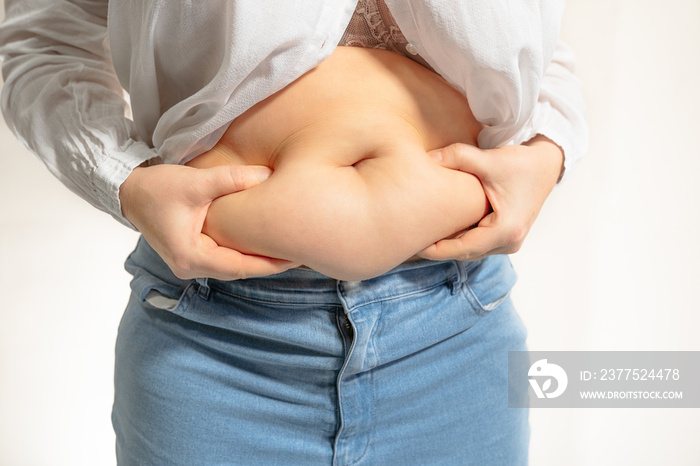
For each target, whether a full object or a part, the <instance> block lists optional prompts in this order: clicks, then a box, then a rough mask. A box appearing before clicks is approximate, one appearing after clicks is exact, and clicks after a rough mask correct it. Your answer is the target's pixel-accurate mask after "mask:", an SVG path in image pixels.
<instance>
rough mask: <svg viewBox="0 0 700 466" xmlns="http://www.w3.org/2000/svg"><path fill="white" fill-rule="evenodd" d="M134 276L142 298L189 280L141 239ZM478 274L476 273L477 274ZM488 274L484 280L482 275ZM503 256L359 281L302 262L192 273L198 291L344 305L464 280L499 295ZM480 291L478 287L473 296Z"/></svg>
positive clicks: (417, 265)
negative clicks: (241, 274)
mask: <svg viewBox="0 0 700 466" xmlns="http://www.w3.org/2000/svg"><path fill="white" fill-rule="evenodd" d="M126 269H127V271H129V273H131V274H132V275H133V276H134V279H133V280H132V283H131V287H132V290H133V291H134V293H136V295H137V296H139V298H141V299H142V300H143V299H144V298H145V296H146V294H147V293H148V291H149V290H153V289H156V290H158V291H159V292H161V293H163V294H165V295H167V296H172V297H177V296H179V295H180V294H181V293H182V292H183V291H184V290H185V289H186V288H187V287H188V286H192V285H193V280H181V279H179V278H177V277H176V276H175V275H174V274H173V273H172V272H171V271H170V269H169V268H168V266H167V264H165V262H164V261H163V260H162V259H161V258H160V257H159V256H158V254H157V253H156V252H155V251H154V250H153V249H152V248H151V247H150V245H149V244H148V243H147V242H146V241H145V240H144V239H143V237H142V238H141V239H140V240H139V243H138V245H137V247H136V249H135V250H134V252H133V253H132V254H131V255H130V256H129V258H128V259H127V262H126ZM478 277H480V279H479V278H478ZM487 277H488V280H484V278H487ZM515 280H516V277H515V273H514V271H513V269H512V267H511V266H510V261H509V260H508V258H507V257H506V256H490V257H487V258H486V259H483V260H480V261H475V262H462V261H442V262H436V261H428V260H416V261H410V262H406V263H403V264H400V265H399V266H398V267H396V268H394V269H393V270H390V271H389V272H387V273H385V274H383V275H381V276H379V277H375V278H372V279H368V280H363V281H360V282H348V281H339V280H335V279H333V278H330V277H328V276H325V275H322V274H320V273H318V272H316V271H314V270H310V269H306V268H296V269H291V270H288V271H286V272H283V273H280V274H277V275H271V276H267V277H255V278H248V279H245V280H235V281H221V280H215V279H197V280H194V281H195V282H196V286H198V287H199V292H200V294H203V295H208V294H209V293H210V292H211V291H215V292H221V293H226V294H229V295H232V296H236V297H239V298H243V299H249V300H254V301H260V302H265V303H280V304H282V303H284V304H327V305H341V304H343V305H345V306H346V307H347V308H348V310H351V309H353V308H356V307H360V306H362V305H365V304H369V303H372V302H377V301H381V300H389V299H393V298H398V297H403V296H407V295H410V294H413V293H419V292H421V291H424V290H426V289H430V288H433V287H436V286H440V285H447V286H449V287H451V289H452V291H453V293H456V292H457V291H458V290H460V289H461V288H462V287H464V286H470V287H477V288H484V289H483V290H482V291H484V292H488V293H487V294H491V293H495V294H496V295H503V294H505V293H507V291H509V290H510V288H511V287H512V286H513V284H514V283H515ZM479 294H483V293H477V296H478V295H479Z"/></svg>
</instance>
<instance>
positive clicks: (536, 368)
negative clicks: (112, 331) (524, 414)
mask: <svg viewBox="0 0 700 466" xmlns="http://www.w3.org/2000/svg"><path fill="white" fill-rule="evenodd" d="M527 375H528V380H529V381H530V386H532V389H533V390H534V391H535V395H537V398H556V397H558V396H559V395H561V394H562V393H564V390H566V386H567V385H568V383H569V378H568V377H567V376H566V371H564V369H562V368H561V366H558V365H556V364H553V363H548V362H547V360H546V359H540V360H539V361H535V363H534V364H533V365H532V366H530V370H529V371H528V372H527ZM539 380H541V381H542V384H540V382H539ZM552 380H556V382H557V384H556V386H555V388H554V389H553V390H550V389H551V388H552Z"/></svg>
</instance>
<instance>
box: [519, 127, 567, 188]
mask: <svg viewBox="0 0 700 466" xmlns="http://www.w3.org/2000/svg"><path fill="white" fill-rule="evenodd" d="M523 145H524V146H527V147H529V148H531V149H533V150H535V151H536V155H537V158H538V160H539V161H540V163H541V164H542V168H543V171H544V173H546V174H547V180H548V181H549V182H550V183H551V187H552V188H553V187H554V185H556V184H557V183H558V182H559V180H560V179H561V177H562V175H563V174H564V150H563V149H562V148H561V147H560V146H559V145H557V144H556V143H555V142H554V141H552V140H551V139H549V138H548V137H546V136H543V135H541V134H538V135H536V136H535V137H534V138H532V139H530V140H529V141H527V142H525V143H523Z"/></svg>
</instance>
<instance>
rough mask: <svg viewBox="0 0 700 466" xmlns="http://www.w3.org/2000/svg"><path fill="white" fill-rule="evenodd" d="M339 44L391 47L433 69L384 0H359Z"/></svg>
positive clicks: (389, 49) (372, 47)
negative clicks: (402, 30)
mask: <svg viewBox="0 0 700 466" xmlns="http://www.w3.org/2000/svg"><path fill="white" fill-rule="evenodd" d="M338 45H344V46H347V47H364V48H371V49H382V50H388V51H391V52H394V53H398V54H399V55H403V56H404V57H407V58H410V59H411V60H413V61H415V62H417V63H420V64H421V65H423V66H425V67H426V68H428V69H431V70H432V68H430V65H428V63H427V62H426V61H425V60H423V58H421V57H420V56H419V55H418V51H417V50H416V49H415V48H414V47H413V45H412V44H410V43H409V42H408V41H407V40H406V38H405V37H404V35H403V33H402V32H401V29H399V26H398V24H396V21H395V20H394V17H393V16H392V15H391V12H390V11H389V8H388V7H387V6H386V4H385V3H384V0H359V1H358V2H357V7H356V8H355V12H354V13H353V15H352V18H351V19H350V24H348V27H347V29H346V30H345V34H343V37H342V39H340V42H339V43H338Z"/></svg>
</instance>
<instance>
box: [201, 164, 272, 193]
mask: <svg viewBox="0 0 700 466" xmlns="http://www.w3.org/2000/svg"><path fill="white" fill-rule="evenodd" d="M197 171H198V172H199V173H198V176H199V177H200V179H199V184H200V186H201V187H202V188H201V189H202V191H201V193H202V195H204V196H205V197H206V198H207V199H210V200H211V199H216V198H218V197H221V196H225V195H226V194H233V193H235V192H237V191H242V190H244V189H249V188H252V187H253V186H256V185H258V184H260V183H262V182H263V181H265V180H266V179H268V178H269V177H270V175H271V174H272V170H271V169H270V168H268V167H265V166H259V165H222V166H219V167H211V168H204V169H198V170H197Z"/></svg>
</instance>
